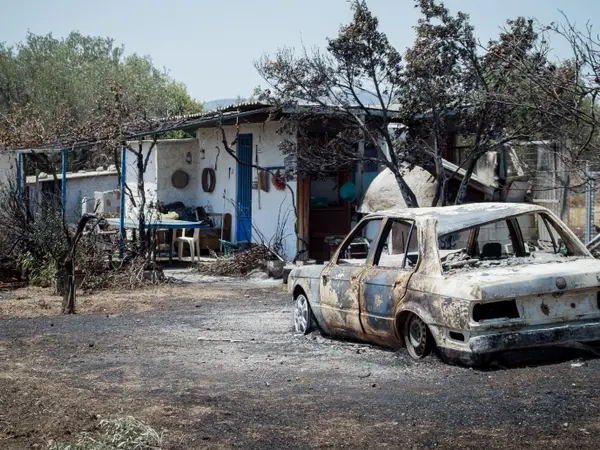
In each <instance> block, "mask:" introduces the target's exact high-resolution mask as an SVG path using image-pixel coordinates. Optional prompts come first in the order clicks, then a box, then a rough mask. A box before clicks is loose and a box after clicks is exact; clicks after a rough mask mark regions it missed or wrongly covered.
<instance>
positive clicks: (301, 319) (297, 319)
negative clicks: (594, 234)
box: [294, 294, 314, 334]
mask: <svg viewBox="0 0 600 450" xmlns="http://www.w3.org/2000/svg"><path fill="white" fill-rule="evenodd" d="M295 304H296V306H295V308H294V330H295V331H296V333H300V334H308V333H310V332H311V331H312V330H313V323H314V318H313V314H312V311H311V310H310V305H309V304H308V299H307V298H306V296H305V295H304V294H300V295H298V296H297V297H296V302H295Z"/></svg>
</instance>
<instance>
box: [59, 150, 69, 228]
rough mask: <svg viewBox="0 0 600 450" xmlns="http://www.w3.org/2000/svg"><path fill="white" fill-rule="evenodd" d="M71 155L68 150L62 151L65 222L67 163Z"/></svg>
mask: <svg viewBox="0 0 600 450" xmlns="http://www.w3.org/2000/svg"><path fill="white" fill-rule="evenodd" d="M68 157H69V154H68V153H67V150H63V151H62V179H61V182H62V183H61V201H62V216H63V220H64V219H65V218H66V217H67V162H68Z"/></svg>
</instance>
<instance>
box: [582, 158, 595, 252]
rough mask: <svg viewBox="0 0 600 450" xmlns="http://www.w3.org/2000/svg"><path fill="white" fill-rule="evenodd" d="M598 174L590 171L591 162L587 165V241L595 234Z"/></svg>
mask: <svg viewBox="0 0 600 450" xmlns="http://www.w3.org/2000/svg"><path fill="white" fill-rule="evenodd" d="M595 175H596V174H595V173H592V172H591V171H590V165H589V163H586V165H585V176H586V178H587V191H586V195H585V243H586V244H587V243H588V242H590V241H591V240H592V235H593V234H594V207H595V200H596V192H595V191H596V180H595V178H594V176H595Z"/></svg>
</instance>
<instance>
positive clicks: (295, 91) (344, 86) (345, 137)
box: [256, 0, 600, 206]
mask: <svg viewBox="0 0 600 450" xmlns="http://www.w3.org/2000/svg"><path fill="white" fill-rule="evenodd" d="M414 5H415V7H416V8H418V9H419V11H420V18H419V20H418V22H417V24H416V25H415V27H414V30H415V40H414V42H413V44H412V45H411V46H409V47H408V48H407V49H406V50H405V51H404V53H401V52H400V51H399V50H397V49H396V48H395V47H394V46H393V44H392V43H391V42H390V41H389V40H388V38H387V36H386V35H385V33H383V32H382V31H381V30H380V29H379V23H378V19H377V17H375V16H374V15H373V14H372V12H371V11H370V10H369V8H368V7H367V4H366V2H365V1H364V0H354V1H353V2H352V3H351V7H352V11H353V13H354V14H353V18H352V20H351V22H350V23H349V24H347V25H343V26H341V27H340V30H339V33H338V35H337V36H336V37H335V38H332V39H328V41H327V46H326V49H325V51H319V50H314V51H312V50H311V51H309V50H308V49H306V48H303V49H302V50H301V51H300V52H299V53H297V52H295V51H294V50H292V49H289V48H283V49H280V50H279V51H278V52H277V53H276V54H275V55H265V56H263V57H262V58H261V59H259V60H258V61H257V62H256V67H257V69H258V71H259V73H260V74H261V75H262V77H263V79H264V80H265V82H266V86H265V87H262V88H258V89H257V94H258V95H259V98H261V99H263V100H264V99H267V100H269V101H271V102H276V103H277V102H279V103H281V104H287V105H299V104H306V103H310V104H317V105H322V106H326V105H334V106H337V114H336V115H335V116H336V117H335V118H334V117H332V115H331V114H328V115H327V116H324V117H325V119H324V120H326V121H328V122H329V123H332V122H334V119H335V120H337V122H338V123H343V124H344V125H345V127H340V128H339V129H340V130H345V131H343V132H341V133H338V132H337V130H336V133H334V134H335V135H334V136H329V137H328V138H327V139H324V140H323V142H324V143H322V145H321V146H320V148H319V147H318V146H315V145H308V146H307V148H310V151H309V152H307V154H306V155H304V157H303V152H302V148H301V146H302V139H299V140H298V144H297V145H296V146H295V148H294V145H291V146H289V145H288V144H285V146H284V149H287V151H296V152H297V153H298V155H299V166H300V167H301V168H302V167H303V168H304V170H306V171H308V172H310V171H314V170H318V169H319V168H320V167H323V166H326V165H327V164H329V165H331V164H332V161H360V160H365V156H364V155H363V154H360V147H359V146H357V145H356V142H357V141H358V140H359V139H363V138H364V139H365V140H366V141H367V143H370V144H372V145H373V146H374V147H375V148H376V149H377V157H376V158H375V159H376V160H377V162H378V163H379V164H381V165H383V166H384V167H387V168H388V169H390V170H391V171H392V173H393V174H394V175H395V178H396V181H397V182H398V185H399V187H400V191H401V193H402V195H403V197H404V201H405V203H406V204H407V205H408V206H430V205H418V201H417V199H416V198H415V196H414V193H413V192H412V190H411V189H410V187H409V186H408V185H407V184H406V182H405V181H404V179H403V178H404V175H405V173H406V170H408V169H410V167H411V166H413V165H419V166H421V167H423V168H425V169H426V170H428V171H430V172H431V173H432V174H433V175H434V176H435V177H436V178H437V180H438V186H439V188H438V193H437V195H436V199H435V201H434V204H447V203H448V202H451V201H452V202H456V203H460V202H462V201H464V198H465V193H466V187H467V185H468V182H469V180H470V178H471V176H472V175H473V173H474V170H475V167H476V165H477V162H478V160H479V159H480V158H481V157H483V156H484V155H485V154H486V153H487V152H490V151H496V150H499V149H501V148H502V147H503V146H505V145H507V144H511V143H516V142H520V141H523V140H531V139H536V138H540V137H544V138H546V139H554V138H559V137H564V134H563V135H560V136H559V133H558V130H563V129H564V126H563V125H565V124H566V123H568V122H569V119H568V117H567V116H568V115H569V113H571V114H572V113H573V112H574V110H581V108H580V107H574V104H573V103H572V102H571V103H569V98H567V97H566V93H568V92H570V90H569V89H566V87H565V85H568V86H572V85H573V84H574V83H576V80H575V78H574V77H573V76H572V74H571V72H569V70H568V67H569V62H564V63H563V64H562V65H561V66H560V67H558V68H557V67H556V66H555V64H554V63H553V62H552V61H551V58H549V56H548V55H549V54H548V52H547V51H544V49H545V47H546V46H547V43H546V41H545V40H544V38H545V34H544V29H543V27H541V26H540V25H539V24H536V23H535V22H534V21H533V20H527V19H525V18H523V17H517V18H514V19H512V20H508V21H507V22H506V26H505V28H504V30H503V31H502V32H501V33H500V34H499V36H498V37H497V38H496V39H494V40H492V41H490V42H489V43H487V44H482V43H481V42H480V41H479V40H478V39H477V38H476V36H475V30H474V27H473V25H472V24H471V22H470V18H469V16H468V14H465V13H462V12H458V13H455V14H452V13H451V12H450V11H449V10H448V9H447V8H446V7H445V6H444V4H443V2H442V1H439V0H415V1H414ZM580 53H583V52H580ZM588 53H589V52H588ZM580 59H581V58H580ZM588 59H590V57H588ZM598 67H600V66H598ZM561 85H562V88H561ZM560 88H561V89H560ZM558 91H560V92H562V94H561V93H560V92H558ZM553 95H554V96H555V97H556V98H555V99H553V98H552V96H553ZM588 98H589V94H588ZM549 103H552V104H553V106H555V108H554V109H553V110H552V111H550V112H549V111H548V108H547V105H548V104H549ZM561 103H562V104H563V105H562V106H561ZM567 103H568V104H569V108H570V109H569V108H566V107H565V106H566V104H567ZM375 109H376V110H377V111H374V110H375ZM588 111H589V108H588ZM578 114H579V111H578ZM589 115H590V114H589V112H588V116H589ZM584 118H585V117H584ZM392 119H393V120H392ZM588 119H589V117H588ZM295 120H296V122H298V119H295ZM311 120H312V119H311ZM393 121H396V122H401V123H402V124H403V125H404V127H391V126H390V125H391V123H392V122H393ZM589 122H590V120H587V123H588V126H589ZM294 126H296V127H297V128H298V130H300V135H302V129H303V124H302V123H295V124H294ZM456 135H460V136H464V137H467V139H466V140H464V142H465V143H466V149H465V151H464V152H463V157H462V160H461V161H455V162H457V163H458V165H459V166H461V167H463V168H464V169H465V176H464V177H463V179H462V181H461V183H460V187H459V188H458V191H457V192H454V193H453V198H449V193H448V183H447V181H448V175H447V174H446V171H445V170H444V169H443V167H442V166H443V161H442V157H443V155H444V151H445V150H446V149H447V146H448V145H449V144H448V143H449V140H450V139H452V138H453V137H454V136H456ZM301 137H302V136H301ZM340 152H341V157H340V158H336V157H335V155H336V154H340ZM369 159H370V160H372V159H373V157H372V156H370V157H369ZM451 176H452V175H451Z"/></svg>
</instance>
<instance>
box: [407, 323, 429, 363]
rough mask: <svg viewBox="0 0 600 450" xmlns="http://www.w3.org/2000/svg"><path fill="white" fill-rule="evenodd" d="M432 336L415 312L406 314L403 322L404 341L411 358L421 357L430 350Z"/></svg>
mask: <svg viewBox="0 0 600 450" xmlns="http://www.w3.org/2000/svg"><path fill="white" fill-rule="evenodd" d="M432 341H433V337H432V336H431V333H430V332H429V329H428V328H427V325H426V324H425V322H423V320H422V319H421V318H420V317H419V316H417V315H416V314H411V315H410V316H408V318H407V320H406V322H405V323H404V343H405V345H406V350H408V354H409V355H410V356H411V358H413V359H422V358H424V357H426V356H427V355H428V354H429V352H430V351H431V345H432Z"/></svg>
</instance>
